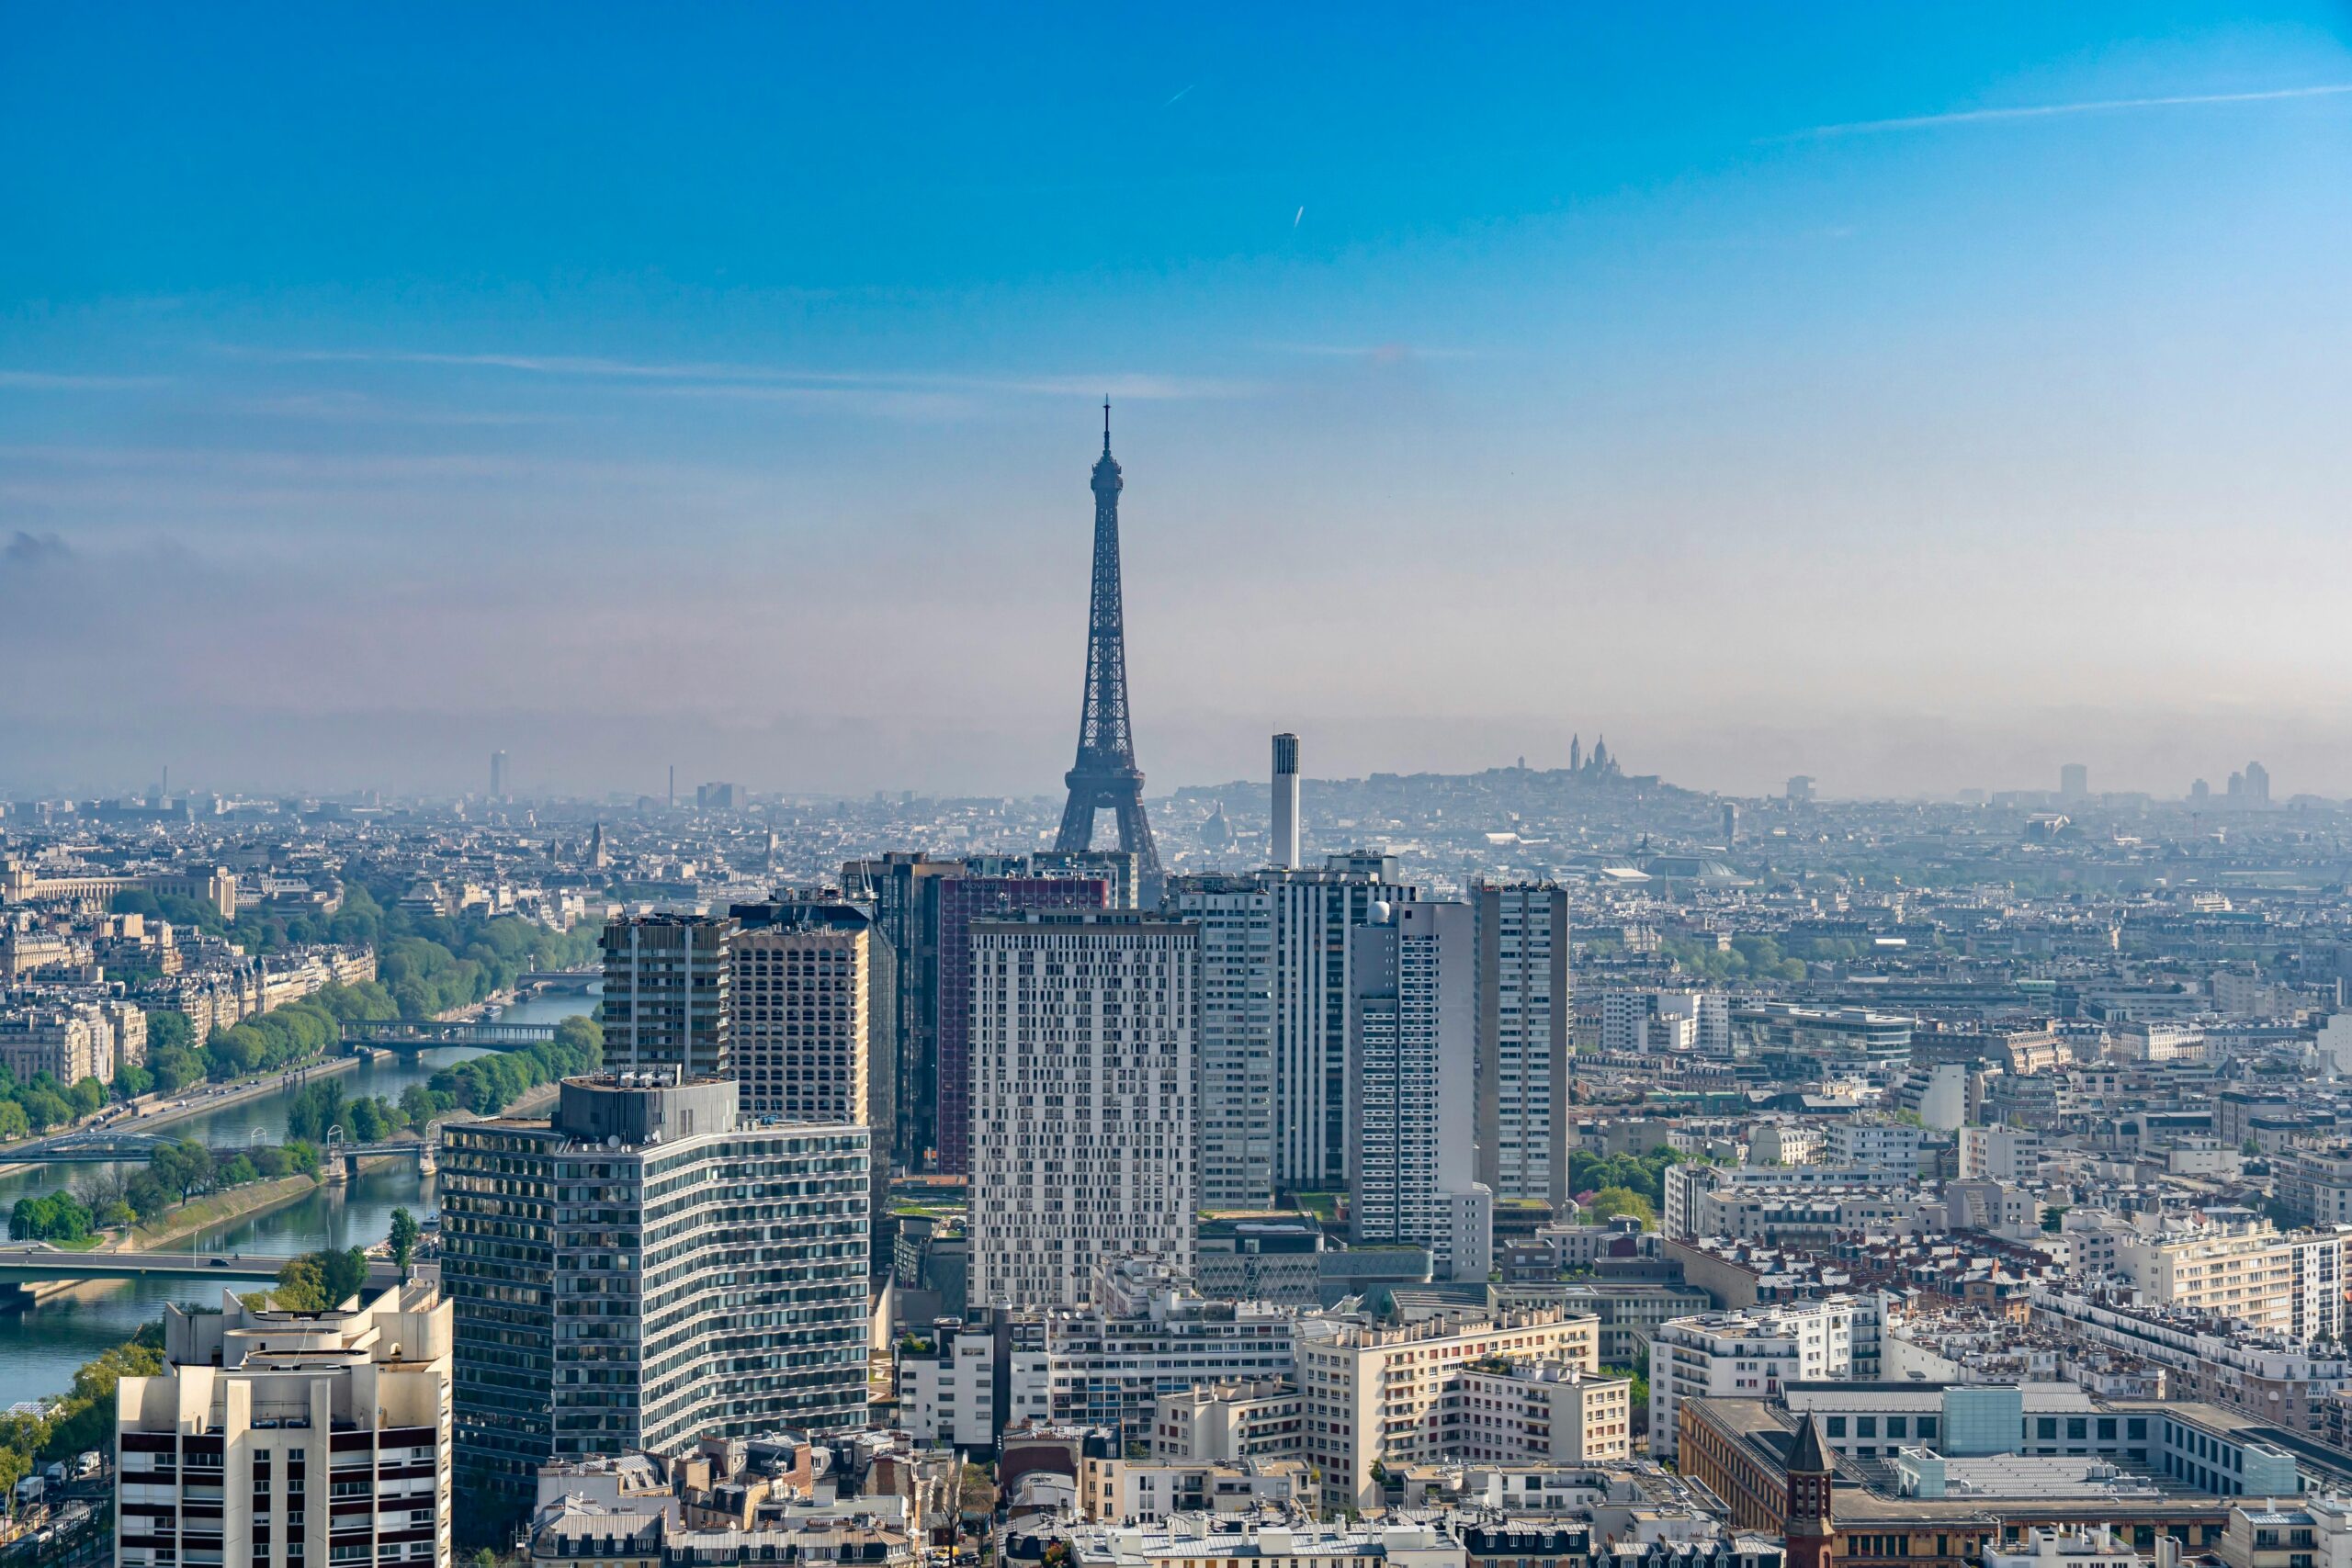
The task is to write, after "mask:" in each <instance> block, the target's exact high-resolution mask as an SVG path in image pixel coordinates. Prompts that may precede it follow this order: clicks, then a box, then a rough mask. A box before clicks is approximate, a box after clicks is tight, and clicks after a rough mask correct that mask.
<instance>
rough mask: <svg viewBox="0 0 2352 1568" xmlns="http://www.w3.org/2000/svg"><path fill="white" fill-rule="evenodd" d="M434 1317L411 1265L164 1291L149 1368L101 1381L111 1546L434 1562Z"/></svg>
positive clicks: (446, 1478)
mask: <svg viewBox="0 0 2352 1568" xmlns="http://www.w3.org/2000/svg"><path fill="white" fill-rule="evenodd" d="M450 1334H451V1321H450V1309H449V1307H448V1305H447V1303H445V1302H443V1301H442V1300H441V1296H440V1287H439V1286H437V1285H434V1284H429V1283H424V1282H413V1283H410V1284H406V1285H399V1286H394V1287H391V1288H390V1289H387V1290H385V1291H383V1292H380V1293H379V1294H377V1295H375V1296H374V1297H372V1298H368V1297H364V1296H363V1297H356V1298H354V1299H353V1300H352V1301H351V1302H349V1303H344V1304H343V1305H342V1306H339V1307H337V1308H336V1309H335V1310H333V1311H330V1312H323V1313H290V1312H270V1311H256V1310H255V1309H254V1308H252V1307H248V1306H246V1305H244V1304H243V1303H241V1302H240V1301H239V1300H238V1299H237V1297H236V1295H235V1294H234V1293H233V1292H222V1294H221V1303H220V1310H218V1311H215V1312H203V1311H198V1310H195V1309H191V1308H187V1307H181V1306H177V1305H169V1306H166V1307H164V1370H163V1371H162V1372H161V1373H160V1374H159V1375H157V1376H155V1377H146V1378H125V1379H123V1380H122V1382H121V1383H120V1385H119V1387H118V1388H117V1389H116V1391H115V1406H116V1433H115V1459H116V1463H117V1466H118V1470H117V1475H118V1478H119V1481H118V1487H117V1499H118V1503H119V1506H118V1507H117V1509H116V1515H115V1555H114V1560H115V1562H118V1563H123V1564H129V1565H131V1568H149V1565H151V1564H162V1563H200V1562H231V1563H239V1564H243V1563H248V1562H252V1563H270V1564H280V1565H285V1564H297V1563H304V1564H313V1565H317V1564H325V1563H330V1562H364V1563H393V1562H397V1563H400V1564H401V1565H402V1568H406V1565H407V1564H410V1563H415V1564H418V1565H420V1568H424V1565H430V1568H448V1563H449V1561H450V1545H449V1527H450V1514H449V1507H450V1472H449V1452H450V1450H449V1442H450V1417H451V1404H450V1393H449V1376H450V1362H449V1357H450V1348H451V1340H450Z"/></svg>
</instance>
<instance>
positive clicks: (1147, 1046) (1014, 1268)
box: [969, 910, 1201, 1307]
mask: <svg viewBox="0 0 2352 1568" xmlns="http://www.w3.org/2000/svg"><path fill="white" fill-rule="evenodd" d="M971 943H972V1053H973V1054H972V1082H973V1096H974V1100H973V1116H972V1122H973V1127H974V1132H975V1146H974V1148H973V1151H972V1153H973V1158H972V1186H971V1217H970V1221H969V1224H970V1230H971V1237H972V1272H971V1291H970V1299H971V1301H972V1303H973V1304H974V1305H978V1306H1003V1307H1039V1306H1074V1305H1078V1304H1080V1303H1081V1302H1082V1301H1083V1299H1084V1297H1085V1294H1086V1292H1087V1291H1088V1289H1089V1286H1090V1281H1091V1280H1092V1279H1093V1278H1094V1274H1095V1269H1096V1266H1097V1265H1098V1264H1101V1263H1103V1262H1106V1261H1109V1260H1113V1259H1116V1258H1150V1259H1154V1260H1156V1261H1158V1262H1159V1263H1162V1264H1167V1265H1170V1266H1172V1267H1174V1268H1177V1269H1185V1270H1189V1269H1191V1268H1192V1265H1193V1235H1194V1219H1195V1210H1196V1207H1197V1205H1198V1203H1199V1199H1200V1184H1199V1180H1198V1173H1197V1170H1196V1168H1195V1167H1194V1165H1193V1140H1194V1137H1195V1135H1196V1127H1195V1124H1194V1110H1193V1078H1194V1071H1195V1066H1196V1055H1195V1054H1196V1051H1197V1047H1198V1041H1197V1034H1196V1031H1197V1029H1198V1022H1197V1020H1198V1017H1199V1011H1200V953H1201V933H1200V929H1199V928H1198V927H1196V926H1193V925H1190V924H1187V923H1185V922H1182V921H1179V920H1169V919H1159V918H1156V917H1153V916H1147V915H1139V914H1131V913H1128V912H1126V911H1125V910H1071V911H1061V910H1037V911H1033V912H1032V913H1031V914H1030V915H1029V916H1028V918H1026V919H984V920H977V921H974V922H973V924H972V927H971Z"/></svg>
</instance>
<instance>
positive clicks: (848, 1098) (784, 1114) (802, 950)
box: [727, 899, 891, 1127]
mask: <svg viewBox="0 0 2352 1568" xmlns="http://www.w3.org/2000/svg"><path fill="white" fill-rule="evenodd" d="M730 915H731V917H732V918H733V919H734V920H735V922H736V924H737V926H738V927H739V928H740V929H738V930H737V931H736V932H735V934H734V936H733V937H732V938H731V939H729V942H728V948H727V952H728V960H729V964H730V966H731V967H732V969H733V976H732V978H733V983H734V991H735V1040H734V1047H733V1051H734V1069H735V1081H736V1083H737V1084H738V1086H740V1092H741V1096H742V1111H743V1114H744V1115H745V1116H747V1117H750V1118H752V1120H755V1121H756V1120H759V1119H761V1118H763V1117H771V1116H773V1117H778V1118H781V1119H782V1120H784V1121H786V1122H855V1123H857V1124H859V1125H861V1126H868V1127H888V1125H890V1120H891V1118H890V1109H889V1105H888V1100H887V1099H886V1098H885V1097H884V1095H883V1092H882V1091H883V1089H884V1086H885V1085H887V1083H888V1066H889V1057H890V1052H889V1043H888V1040H887V1039H886V1038H885V1037H884V1035H883V1034H882V1032H881V1020H880V1012H879V1010H878V1008H877V1003H878V1002H879V1001H880V1000H881V999H882V998H880V996H879V994H878V992H879V988H878V987H877V986H876V983H875V970H876V948H877V943H876V940H875V934H874V925H873V922H872V921H871V920H869V919H867V918H866V916H865V912H864V911H863V910H861V909H859V908H857V907H856V906H855V905H854V904H847V903H843V902H841V901H840V900H838V899H833V900H826V899H808V900H779V901H777V902H775V903H769V904H738V905H736V906H735V907H734V908H733V909H732V910H731V911H730Z"/></svg>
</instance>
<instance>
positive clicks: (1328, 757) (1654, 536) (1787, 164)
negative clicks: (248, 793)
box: [0, 5, 2352, 800]
mask: <svg viewBox="0 0 2352 1568" xmlns="http://www.w3.org/2000/svg"><path fill="white" fill-rule="evenodd" d="M571 15H572V13H568V12H567V13H555V12H548V13H536V12H527V11H514V12H502V13H496V14H483V13H479V12H472V11H459V10H449V11H434V10H431V9H429V8H420V9H416V10H410V11H402V12H400V13H397V14H382V15H345V16H329V15H323V14H317V13H312V12H309V11H302V12H289V13H286V14H284V15H283V16H281V17H279V18H278V19H277V21H276V22H271V21H269V20H267V19H266V18H265V17H262V16H261V15H259V14H240V15H237V16H228V15H221V14H214V13H175V12H172V11H167V10H166V11H157V12H154V13H152V14H149V15H148V16H147V17H146V18H145V20H144V22H143V23H142V25H141V26H138V27H135V28H133V27H125V26H121V25H119V23H118V22H116V21H113V20H110V19H109V18H107V17H103V16H99V15H96V14H91V13H82V12H74V11H60V12H49V13H40V14H30V13H28V14H27V15H25V16H23V17H18V18H17V26H16V28H15V29H14V31H15V37H14V39H13V40H12V48H11V50H10V51H8V53H7V55H6V58H5V59H0V89H5V91H0V136H5V137H6V141H8V143H9V145H11V146H12V147H15V148H17V149H19V150H20V153H19V156H17V157H16V158H14V159H11V160H9V161H8V164H7V165H6V167H0V201H5V202H6V207H7V209H8V210H9V211H10V212H11V214H12V216H14V217H15V218H16V219H17V230H18V233H17V236H16V237H14V238H13V239H12V243H11V244H10V245H9V246H7V247H6V248H0V655H5V660H6V668H7V669H8V671H9V672H10V675H11V677H12V678H11V679H10V680H9V681H8V682H6V688H5V690H4V691H0V790H6V791H7V792H8V793H10V794H12V795H24V794H27V793H35V792H50V793H54V792H76V793H95V794H107V795H112V794H119V793H123V792H126V791H133V790H137V789H141V788H143V787H146V786H147V785H149V784H153V782H154V781H155V779H156V777H157V775H158V773H159V772H160V769H161V768H162V767H164V765H169V766H170V768H171V770H172V778H173V781H174V784H175V786H187V787H209V788H220V789H224V790H240V789H269V790H287V791H322V792H323V791H340V790H346V789H353V788H364V787H378V788H384V789H389V790H394V791H402V792H433V793H457V792H464V791H469V790H479V789H481V788H482V787H483V786H484V784H485V782H486V774H487V766H488V755H489V752H490V751H491V750H492V749H494V748H499V747H503V748H505V749H506V750H508V751H509V752H510V753H511V754H512V758H513V764H512V767H513V771H512V775H511V776H512V780H513V787H514V788H515V789H516V790H517V791H520V792H523V793H535V792H541V791H546V792H553V793H572V794H601V793H605V792H607V791H616V790H617V791H635V792H638V793H647V794H658V793H660V792H661V790H662V787H663V785H664V768H665V766H666V765H667V764H670V763H672V762H674V763H675V764H676V766H677V769H678V779H679V782H680V784H681V786H682V787H684V786H685V785H686V784H688V783H689V781H694V782H699V781H701V780H705V779H727V780H730V781H733V782H739V783H741V784H747V785H749V786H751V787H752V788H755V789H763V790H827V791H838V792H840V793H843V794H849V795H862V794H865V793H868V792H870V791H872V790H874V789H876V788H887V789H893V790H896V789H916V790H922V791H925V792H933V793H941V794H953V795H991V794H1016V795H1031V794H1052V793H1055V792H1057V791H1058V789H1059V788H1060V777H1061V773H1062V771H1063V770H1064V769H1065V768H1067V767H1068V766H1069V761H1070V754H1071V750H1072V747H1073V743H1074V741H1075V739H1076V728H1077V720H1078V699H1079V681H1080V660H1081V654H1082V651H1083V642H1084V632H1085V599H1086V591H1087V551H1088V545H1089V532H1090V526H1091V510H1090V507H1091V502H1090V498H1089V496H1088V494H1087V491H1086V473H1087V468H1088V465H1089V464H1090V463H1091V460H1092V458H1093V457H1094V455H1095V452H1096V450H1097V447H1098V444H1099V431H1098V426H1097V421H1098V419H1099V410H1098V408H1097V405H1098V404H1099V402H1100V401H1101V400H1102V398H1103V395H1104V394H1106V393H1107V394H1108V395H1110V397H1111V398H1112V399H1113V401H1114V447H1115V449H1116V452H1117V455H1118V457H1119V458H1120V460H1121V462H1122V463H1123V464H1124V465H1125V474H1126V480H1127V488H1126V491H1125V513H1124V518H1125V569H1126V574H1125V586H1126V607H1127V624H1128V636H1129V674H1130V682H1131V686H1132V690H1133V696H1134V703H1135V712H1136V735H1137V750H1138V754H1139V761H1140V762H1141V764H1142V766H1143V768H1144V770H1145V772H1146V773H1147V774H1148V778H1149V780H1150V785H1149V787H1150V788H1151V790H1152V791H1153V792H1155V793H1158V792H1161V791H1165V790H1168V789H1170V788H1173V787H1175V786H1178V785H1181V784H1206V783H1214V782H1217V781H1222V780H1228V779H1233V778H1237V777H1241V778H1254V777H1257V776H1259V775H1260V774H1261V773H1263V771H1264V768H1265V764H1266V757H1265V750H1266V736H1267V734H1268V733H1269V732H1271V731H1272V730H1275V729H1291V730H1295V731H1297V732H1298V733H1299V734H1300V735H1301V736H1302V737H1303V739H1304V741H1305V745H1306V767H1307V771H1308V773H1310V774H1313V775H1316V776H1333V777H1338V776H1361V775H1363V774H1364V773H1371V772H1374V771H1383V772H1400V773H1404V772H1446V773H1467V772H1475V771H1476V770H1478V769H1481V768H1486V767H1490V766H1498V765H1508V764H1509V763H1510V762H1511V761H1514V760H1515V759H1516V758H1518V757H1520V756H1521V755H1524V756H1525V757H1526V758H1527V760H1528V761H1529V763H1530V764H1531V765H1532V766H1539V767H1540V766H1557V765H1560V764H1561V763H1563V762H1565V761H1566V752H1567V747H1568V742H1569V737H1570V735H1571V734H1572V733H1580V734H1581V735H1582V737H1583V739H1584V742H1585V744H1586V745H1587V747H1588V748H1589V746H1590V745H1591V744H1592V742H1593V741H1594V739H1596V737H1597V736H1598V735H1600V734H1604V733H1605V734H1606V735H1607V736H1608V738H1609V740H1610V743H1611V747H1612V749H1613V750H1617V751H1618V752H1619V753H1620V755H1621V756H1622V757H1623V761H1624V762H1625V765H1626V767H1627V768H1628V769H1629V770H1630V771H1634V772H1639V773H1659V774H1661V775H1663V776H1664V777H1665V778H1666V779H1667V780H1668V781H1669V782H1671V783H1674V784H1682V785H1685V786H1688V787H1691V788H1699V789H1717V790H1722V791H1724V792H1726V793H1732V794H1736V795H1763V794H1776V793H1778V792H1779V790H1780V789H1781V784H1782V783H1783V781H1784V780H1785V779H1786V778H1787V777H1788V776H1789V775H1790V774H1792V773H1807V774H1811V775H1813V776H1815V778H1816V779H1817V780H1818V781H1819V784H1820V788H1821V790H1822V792H1823V793H1824V794H1825V795H1832V796H1842V797H1851V796H1895V795H1950V794H1951V793H1952V792H1953V791H1956V790H1959V789H1962V788H1972V787H1973V788H1985V789H2020V788H2051V787H2054V785H2055V784H2056V779H2057V771H2058V768H2059V766H2060V765H2061V764H2062V763H2064V762H2070V761H2080V762H2084V763H2086V764H2088V766H2089V768H2090V773H2091V784H2092V787H2093V789H2094V790H2109V789H2112V790H2143V791H2147V792H2149V793H2152V794H2154V795H2160V796H2167V797H2175V796H2178V795H2182V794H2184V793H2185V792H2186V791H2187V789H2188V785H2189V783H2190V781H2191V780H2192V779H2194V778H2198V777H2202V778H2205V779H2207V780H2208V781H2209V782H2210V783H2211V785H2212V787H2213V788H2214V789H2215V790H2216V791H2217V792H2218V791H2219V790H2220V789H2221V788H2222V784H2223V781H2224V780H2225V779H2226V778H2227V776H2228V774H2229V773H2231V771H2233V770H2234V769H2238V768H2242V767H2244V766H2245V763H2246V761H2248V760H2250V759H2258V760H2259V761H2262V762H2263V763H2264V764H2265V765H2266V766H2267V768H2268V769H2269V771H2270V773H2271V776H2272V779H2273V793H2274V795H2275V796H2276V797H2277V798H2278V799H2281V800H2283V799H2285V798H2288V797H2290V796H2291V795H2296V794H2299V793H2311V794H2315V795H2326V796H2331V797H2344V796H2352V735H2347V733H2346V727H2345V725H2344V724H2343V723H2342V722H2341V720H2340V717H2339V716H2340V715H2341V714H2342V713H2344V712H2345V711H2346V705H2347V702H2352V671H2347V668H2346V666H2347V660H2346V651H2347V647H2346V637H2344V635H2343V634H2342V632H2341V630H2340V629H2339V627H2340V615H2341V612H2340V609H2339V608H2338V604H2339V601H2340V598H2341V589H2340V585H2341V583H2342V582H2343V581H2346V579H2347V576H2352V529H2347V528H2346V525H2345V524H2346V496H2347V495H2352V485H2348V484H2347V480H2352V442H2347V441H2346V439H2345V437H2344V434H2343V433H2344V431H2345V430H2346V429H2347V428H2352V355H2348V354H2347V352H2346V351H2347V349H2348V348H2352V292H2347V291H2346V289H2345V288H2344V287H2343V279H2344V267H2345V264H2344V258H2345V257H2346V255H2352V13H2347V12H2346V9H2345V8H2344V7H2343V6H2333V5H2306V6H2296V5H2282V6H2272V7H2266V8H2264V9H2263V10H2262V11H2261V12H2260V13H2258V14H2255V15H2248V14H2247V13H2246V12H2245V11H2244V10H2243V9H2223V8H2221V7H2217V6H2162V7H2147V6H2134V7H2130V8H2125V7H2121V6H2080V7H2067V8H2064V9H2054V8H2048V7H2039V6H1994V7H1957V6H1955V7H1949V8H1943V7H1905V8H1903V9H1902V10H1901V11H1900V12H1889V11H1886V10H1883V9H1881V8H1875V7H1866V6H1820V7H1804V8H1793V9H1791V10H1788V11H1785V12H1774V11H1765V10H1758V9H1755V8H1750V7H1736V6H1720V7H1713V8H1706V9H1703V10H1702V11H1699V12H1691V13H1681V12H1677V13H1659V12H1652V11H1645V10H1637V9H1626V10H1604V9H1599V8H1586V9H1579V10H1577V11H1574V12H1562V13H1556V14H1548V15H1540V16H1532V17H1530V16H1520V17H1509V18H1505V17H1497V16H1476V15H1472V16H1464V17H1442V18H1440V17H1430V16H1426V15H1420V14H1416V13H1413V12H1410V11H1404V10H1399V11H1397V12H1396V13H1394V14H1389V13H1383V14H1381V15H1380V16H1378V17H1361V16H1360V17H1355V18H1354V19H1352V20H1351V21H1350V22H1348V23H1346V24H1344V25H1343V24H1340V23H1339V22H1336V21H1332V20H1329V19H1323V20H1318V19H1317V18H1316V17H1309V16H1305V15H1293V16H1283V17H1269V16H1266V15H1263V14H1261V13H1259V12H1256V11H1250V10H1242V9H1240V8H1232V9H1216V8H1211V9H1207V10H1203V11H1200V12H1197V13H1188V14H1187V17H1186V19H1185V20H1184V22H1183V23H1182V25H1176V24H1164V23H1162V22H1160V21H1158V20H1155V19H1145V18H1137V17H1122V16H1120V15H1118V14H1116V13H1112V14H1105V13H1102V12H1100V11H1099V10H1088V11H1072V12H1069V13H1066V14H1062V13H1057V14H1055V16H1054V17H1040V19H1039V20H1040V25H1038V26H1035V27H1023V28H1011V29H1006V28H1000V27H998V26H996V25H995V24H994V23H993V22H991V21H990V20H989V18H986V17H977V16H973V17H956V16H946V17H942V16H938V15H934V14H932V13H928V12H910V13H907V14H905V15H903V16H896V17H894V16H893V15H892V14H890V13H885V12H870V11H869V12H861V13H858V14H856V15H854V16H823V15H801V14H792V15H785V14H765V13H752V14H750V15H714V14H701V15H696V16H692V17H662V18H661V19H660V20H659V21H653V22H648V21H644V20H642V19H635V18H630V17H628V16H627V15H626V14H615V15H608V16H604V17H601V18H600V19H599V25H594V26H591V27H588V28H567V27H564V26H562V25H560V23H558V22H557V21H556V20H555V18H558V17H571ZM917 18H920V20H918V19H917ZM457 28H463V29H464V30H465V31H466V33H467V36H468V39H469V42H468V45H467V47H466V48H464V49H460V50H452V49H449V48H447V39H448V35H449V33H450V32H451V30H452V29H457Z"/></svg>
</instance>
